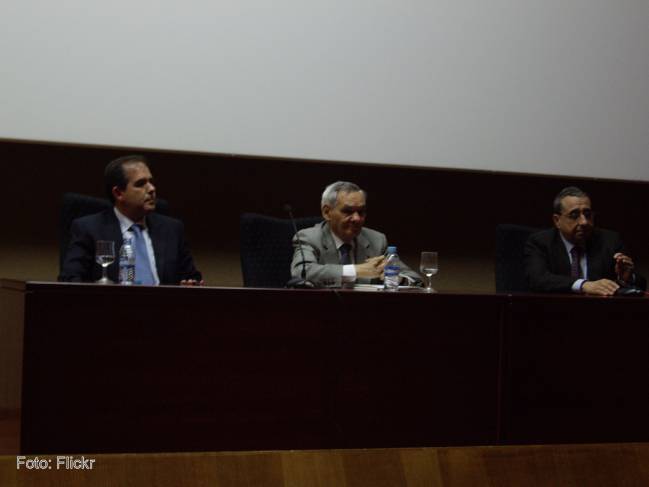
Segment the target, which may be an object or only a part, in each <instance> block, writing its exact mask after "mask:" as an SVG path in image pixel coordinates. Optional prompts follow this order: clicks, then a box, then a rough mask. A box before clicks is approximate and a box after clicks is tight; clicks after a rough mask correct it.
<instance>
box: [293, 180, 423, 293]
mask: <svg viewBox="0 0 649 487" xmlns="http://www.w3.org/2000/svg"><path fill="white" fill-rule="evenodd" d="M365 202H366V194H365V191H363V190H362V189H361V188H359V187H358V186H357V185H356V184H354V183H349V182H346V181H337V182H335V183H333V184H330V185H329V186H327V188H326V189H325V190H324V193H322V201H321V205H320V208H321V211H322V217H323V218H324V220H325V221H323V222H322V223H318V224H317V225H315V226H313V227H311V228H306V229H303V230H300V231H299V232H298V233H297V234H296V235H295V236H294V237H293V248H294V251H293V262H292V263H291V274H292V275H293V277H300V276H301V274H302V269H303V266H306V279H307V280H308V281H311V282H312V283H314V284H315V285H316V286H317V287H342V286H343V285H353V284H354V283H380V282H381V279H382V276H383V266H384V257H385V251H386V249H387V246H388V242H387V238H386V236H385V235H384V234H382V233H380V232H377V231H376V230H371V229H369V228H364V227H363V224H364V223H365V216H366V205H365ZM298 239H299V242H298ZM299 243H301V246H302V250H300V245H299ZM302 252H304V259H303V258H302ZM401 276H402V279H403V280H404V281H405V282H407V283H410V284H415V285H419V284H421V282H422V279H421V276H419V274H417V273H416V272H414V271H412V270H411V269H410V268H408V266H407V265H405V264H404V263H403V262H402V263H401Z"/></svg>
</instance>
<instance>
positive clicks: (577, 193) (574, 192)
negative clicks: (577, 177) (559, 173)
mask: <svg viewBox="0 0 649 487" xmlns="http://www.w3.org/2000/svg"><path fill="white" fill-rule="evenodd" d="M566 196H574V197H576V198H590V196H588V193H586V192H585V191H582V190H581V189H579V188H578V187H577V186H568V187H566V188H563V189H562V190H561V191H559V194H557V195H556V196H555V197H554V203H553V205H552V206H553V209H554V213H556V214H557V215H560V214H561V212H562V211H563V206H562V205H561V201H562V200H563V199H564V198H565V197H566Z"/></svg>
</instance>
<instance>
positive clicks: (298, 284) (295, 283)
mask: <svg viewBox="0 0 649 487" xmlns="http://www.w3.org/2000/svg"><path fill="white" fill-rule="evenodd" d="M284 210H285V211H286V212H287V213H288V216H289V218H290V219H291V223H292V224H293V231H294V232H295V238H297V246H298V248H299V249H300V254H301V255H302V272H301V274H302V275H301V277H292V278H291V279H290V280H289V281H288V282H287V283H286V287H288V288H292V289H314V288H315V284H313V283H312V282H311V281H309V280H308V279H307V278H306V259H305V258H304V249H303V248H302V242H301V241H300V236H299V235H298V233H297V225H296V224H295V218H293V208H291V205H288V204H286V205H284Z"/></svg>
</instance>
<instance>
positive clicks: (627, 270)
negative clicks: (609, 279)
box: [613, 252, 634, 282]
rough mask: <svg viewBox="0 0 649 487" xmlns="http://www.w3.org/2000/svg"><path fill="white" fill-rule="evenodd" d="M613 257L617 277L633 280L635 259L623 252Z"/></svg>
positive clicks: (626, 280) (623, 279)
mask: <svg viewBox="0 0 649 487" xmlns="http://www.w3.org/2000/svg"><path fill="white" fill-rule="evenodd" d="M613 259H615V274H616V275H617V278H618V279H621V280H622V281H624V282H631V280H632V277H633V268H634V265H633V259H631V257H629V256H628V255H625V254H623V253H621V252H618V253H617V254H615V255H614V256H613Z"/></svg>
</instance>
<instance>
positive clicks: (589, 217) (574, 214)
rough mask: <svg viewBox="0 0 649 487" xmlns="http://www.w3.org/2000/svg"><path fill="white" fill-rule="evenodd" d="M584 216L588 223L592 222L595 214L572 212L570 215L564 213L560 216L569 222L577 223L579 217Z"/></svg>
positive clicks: (590, 211) (591, 211)
mask: <svg viewBox="0 0 649 487" xmlns="http://www.w3.org/2000/svg"><path fill="white" fill-rule="evenodd" d="M582 215H583V216H584V218H585V219H586V220H588V221H590V220H592V219H593V218H594V217H595V212H594V211H593V210H588V209H586V210H572V211H571V212H570V213H566V214H564V215H561V216H565V217H566V218H568V219H569V220H573V221H577V220H579V217H580V216H582Z"/></svg>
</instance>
